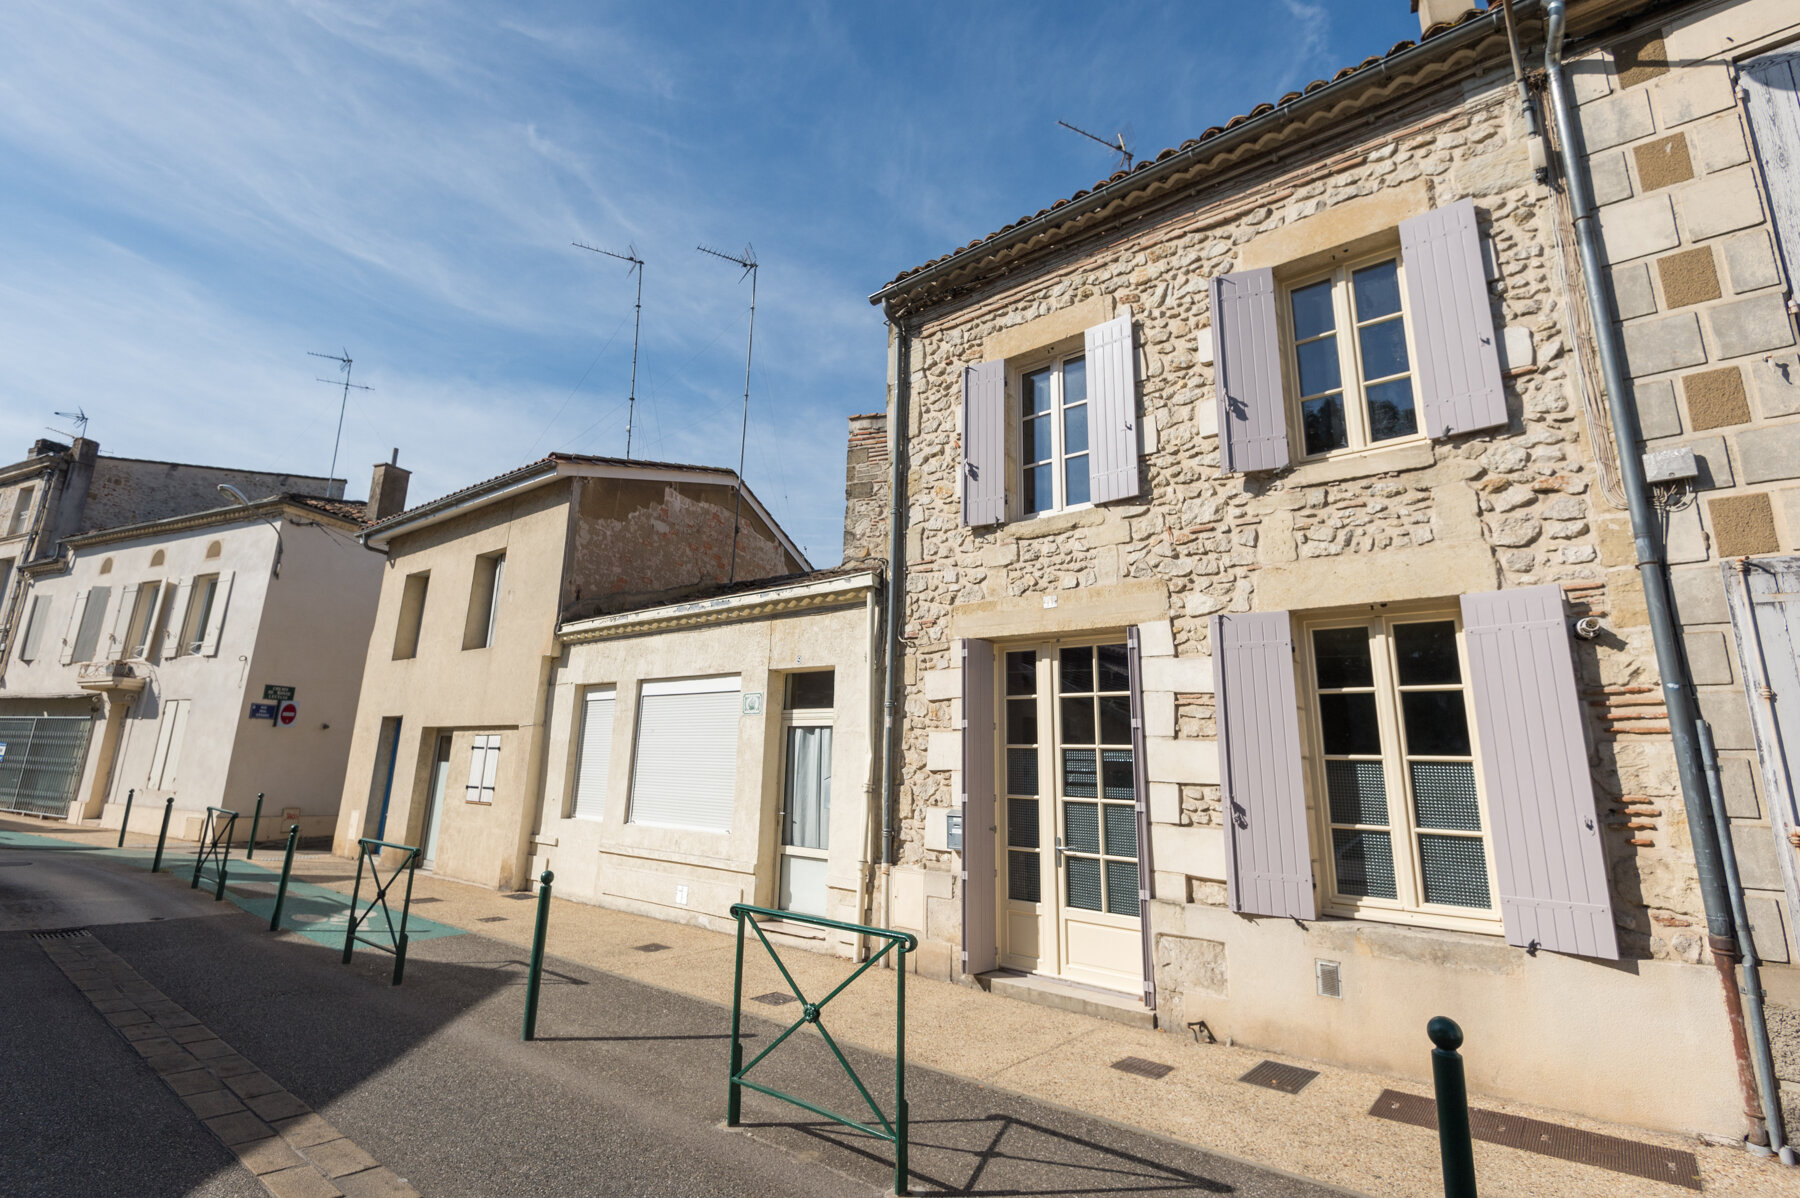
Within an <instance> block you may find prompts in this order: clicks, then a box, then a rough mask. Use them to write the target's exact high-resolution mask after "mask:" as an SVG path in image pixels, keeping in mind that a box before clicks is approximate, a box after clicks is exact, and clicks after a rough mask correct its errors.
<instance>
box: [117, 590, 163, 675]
mask: <svg viewBox="0 0 1800 1198" xmlns="http://www.w3.org/2000/svg"><path fill="white" fill-rule="evenodd" d="M161 597H162V583H160V582H145V583H140V584H139V585H138V589H137V599H136V600H134V601H133V603H132V605H131V622H130V623H129V624H127V625H126V627H125V644H124V647H123V650H122V651H123V653H124V655H125V656H126V657H132V658H138V659H146V658H148V657H149V655H150V638H151V634H152V633H153V632H155V630H156V629H155V625H156V609H157V600H158V599H160V598H161Z"/></svg>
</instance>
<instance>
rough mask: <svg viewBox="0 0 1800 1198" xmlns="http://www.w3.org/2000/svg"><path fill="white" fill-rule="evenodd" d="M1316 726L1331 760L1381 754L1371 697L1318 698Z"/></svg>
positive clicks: (1330, 696)
mask: <svg viewBox="0 0 1800 1198" xmlns="http://www.w3.org/2000/svg"><path fill="white" fill-rule="evenodd" d="M1319 726H1320V730H1321V731H1322V732H1323V733H1324V734H1325V735H1324V740H1325V751H1326V752H1327V753H1330V754H1331V755H1332V756H1334V757H1335V756H1338V755H1340V754H1343V755H1350V754H1356V755H1364V754H1368V755H1373V754H1375V753H1379V752H1381V727H1380V725H1379V724H1377V723H1376V722H1375V696H1374V695H1370V694H1355V695H1320V696H1319Z"/></svg>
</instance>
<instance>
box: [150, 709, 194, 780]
mask: <svg viewBox="0 0 1800 1198" xmlns="http://www.w3.org/2000/svg"><path fill="white" fill-rule="evenodd" d="M189 705H190V701H189V700H187V699H181V700H178V701H177V702H174V703H171V704H170V706H171V707H172V708H173V709H174V710H172V711H170V712H169V744H168V752H167V753H165V754H164V756H163V767H162V771H161V772H162V777H161V778H160V779H158V781H157V789H159V790H174V789H175V786H176V783H177V782H178V781H179V779H180V774H181V744H182V742H183V741H185V740H186V739H187V717H188V707H189Z"/></svg>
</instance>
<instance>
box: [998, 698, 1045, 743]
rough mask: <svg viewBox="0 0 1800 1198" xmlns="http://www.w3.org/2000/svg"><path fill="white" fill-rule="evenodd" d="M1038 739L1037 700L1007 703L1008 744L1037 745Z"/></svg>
mask: <svg viewBox="0 0 1800 1198" xmlns="http://www.w3.org/2000/svg"><path fill="white" fill-rule="evenodd" d="M1037 738H1038V737H1037V700H1036V699H1008V700H1007V701H1006V743H1007V744H1009V745H1035V744H1037Z"/></svg>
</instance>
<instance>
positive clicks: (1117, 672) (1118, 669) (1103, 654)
mask: <svg viewBox="0 0 1800 1198" xmlns="http://www.w3.org/2000/svg"><path fill="white" fill-rule="evenodd" d="M1094 660H1095V662H1096V663H1097V665H1098V666H1099V675H1098V678H1097V681H1098V684H1099V685H1098V686H1097V687H1096V689H1097V690H1103V691H1123V690H1130V689H1131V658H1130V656H1129V655H1128V654H1127V653H1126V650H1125V646H1124V645H1101V646H1100V647H1099V648H1097V649H1095V650H1094Z"/></svg>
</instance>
